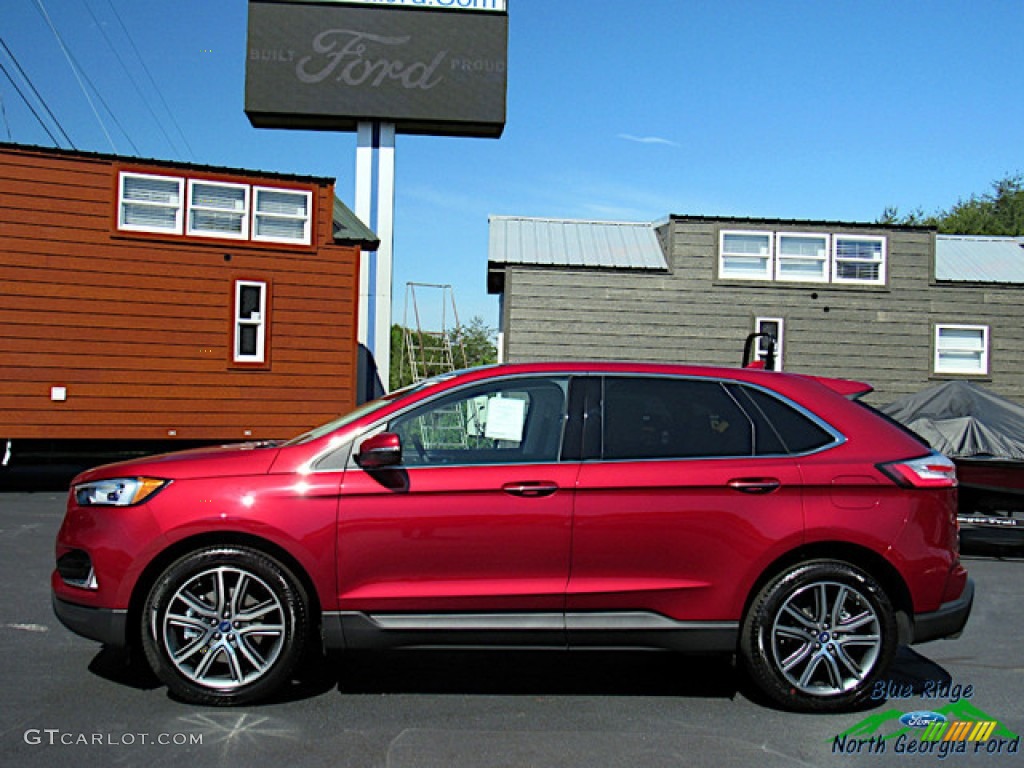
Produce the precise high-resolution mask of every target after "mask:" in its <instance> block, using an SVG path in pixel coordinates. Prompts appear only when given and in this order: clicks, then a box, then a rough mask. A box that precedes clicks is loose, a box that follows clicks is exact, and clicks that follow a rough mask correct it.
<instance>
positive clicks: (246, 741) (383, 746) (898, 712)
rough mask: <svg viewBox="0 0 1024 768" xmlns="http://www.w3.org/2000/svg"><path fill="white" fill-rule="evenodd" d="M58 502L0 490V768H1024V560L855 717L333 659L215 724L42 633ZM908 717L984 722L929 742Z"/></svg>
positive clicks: (598, 684)
mask: <svg viewBox="0 0 1024 768" xmlns="http://www.w3.org/2000/svg"><path fill="white" fill-rule="evenodd" d="M63 506H64V493H62V492H60V491H59V490H52V491H43V492H36V493H29V492H21V493H0V583H2V584H5V585H6V588H5V589H4V590H3V591H2V592H0V650H2V654H0V658H2V662H0V664H2V667H0V672H2V680H3V695H2V696H0V755H3V762H4V764H6V765H11V766H18V767H19V768H29V767H30V766H52V765H55V764H61V765H73V766H86V767H89V766H97V767H98V766H110V765H115V764H117V765H129V766H131V765H146V766H148V767H149V768H159V767H160V766H164V765H167V766H172V765H173V766H175V768H178V766H181V765H184V764H187V765H193V766H227V765H246V766H248V765H251V766H264V765H296V766H305V765H310V766H331V767H332V768H344V767H345V766H360V767H362V766H387V767H388V768H412V767H414V766H415V767H416V768H433V767H434V766H438V767H441V766H445V767H449V766H467V767H472V768H519V767H525V766H538V767H539V766H544V767H546V766H556V767H559V768H561V767H562V766H565V767H570V766H573V767H574V766H581V767H582V766H585V767H586V768H603V767H604V766H611V767H614V766H623V768H625V767H627V766H628V767H629V768H659V767H660V766H715V768H733V767H734V766H735V767H738V766H753V765H757V766H766V767H769V768H771V767H774V766H863V765H869V766H891V765H901V764H909V765H915V766H923V765H939V764H945V765H953V764H955V765H964V764H967V765H987V766H1003V765H1022V766H1024V762H1022V760H1024V758H1022V757H1021V755H1020V753H1019V751H1018V750H1019V749H1020V739H1018V738H1016V737H1017V735H1018V734H1024V696H1022V693H1021V691H1022V690H1024V685H1022V683H1024V674H1022V672H1024V666H1022V661H1024V654H1022V652H1021V642H1022V639H1024V610H1022V606H1024V600H1022V598H1024V560H1020V559H1012V558H1008V559H998V558H985V557H972V558H968V559H967V565H968V568H969V570H970V571H971V574H972V576H973V577H974V578H975V581H976V583H977V598H976V602H975V607H974V612H973V615H972V617H971V620H970V622H969V623H968V626H967V629H966V631H965V632H964V634H963V636H962V637H961V638H959V639H957V640H944V641H938V642H935V643H929V644H926V645H922V646H917V647H915V648H914V649H913V650H909V649H903V650H901V652H900V656H899V658H898V661H897V664H896V667H895V668H894V670H893V672H892V675H891V679H890V680H887V681H886V686H885V689H884V690H881V691H880V692H879V697H878V700H877V701H876V702H875V703H874V704H873V706H872V707H871V708H868V709H866V710H865V711H862V712H854V713H847V714H842V715H829V716H823V715H798V714H793V713H789V712H784V711H780V710H777V709H774V708H772V707H770V706H767V705H765V704H764V703H763V702H760V701H758V700H757V699H756V697H755V696H754V695H753V694H752V693H751V692H750V691H749V690H748V688H747V686H746V685H745V683H744V682H743V680H742V678H741V677H740V676H738V675H737V674H736V672H735V671H734V669H733V667H732V665H731V663H730V661H729V660H728V659H722V658H705V657H682V656H676V655H672V654H656V653H631V652H629V653H604V652H600V653H597V652H589V653H529V652H523V653H507V652H500V651H494V652H487V653H461V652H431V653H427V652H424V653H406V654H363V655H348V656H341V657H339V658H337V659H333V660H331V661H330V662H328V663H326V664H322V665H318V666H317V667H311V668H308V669H306V670H304V672H303V675H302V678H301V679H300V680H298V681H297V682H296V684H295V685H294V686H293V687H292V688H291V689H290V690H289V691H288V692H287V693H286V694H285V695H284V696H282V697H281V698H280V699H278V700H276V701H274V702H272V703H268V704H265V705H262V706H254V707H243V708H237V709H219V708H204V707H195V706H190V705H186V704H182V703H180V702H178V701H175V700H174V699H172V698H170V697H169V696H168V694H167V691H166V689H164V688H163V687H162V686H161V685H159V684H158V683H157V682H156V681H155V680H154V679H153V678H152V677H151V676H150V675H148V674H146V673H145V672H144V671H142V670H140V669H138V668H137V666H134V665H132V664H131V662H130V660H128V659H125V658H124V657H123V655H120V654H117V653H113V652H110V651H107V650H104V649H102V648H101V647H100V646H99V645H97V644H96V643H93V642H90V641H89V640H85V639H83V638H79V637H76V636H74V635H72V634H71V633H70V632H68V631H67V630H65V629H64V628H63V627H62V626H61V625H60V624H59V623H58V622H57V620H56V619H55V618H54V616H53V613H52V610H51V607H50V587H49V577H50V572H51V570H52V568H53V541H54V536H55V534H56V532H57V529H58V527H59V525H60V521H61V517H62V515H63ZM915 712H917V713H922V712H924V713H936V712H937V713H939V714H940V715H942V716H944V717H946V718H947V719H948V720H950V721H958V720H959V721H963V720H973V721H977V722H983V723H984V722H991V723H994V724H995V725H994V726H992V729H991V733H990V734H988V735H986V733H983V732H975V731H974V730H972V731H971V732H970V733H967V734H966V735H964V734H960V735H956V734H953V737H952V738H946V739H945V741H943V740H941V739H939V740H929V739H926V738H925V736H924V734H925V730H924V721H926V720H928V719H929V718H928V717H924V718H921V717H918V718H917V720H915V719H914V717H913V716H912V713H915ZM900 717H903V718H904V724H902V725H901V723H900V720H899V718H900ZM906 723H911V724H910V725H906ZM982 730H984V729H982ZM932 733H933V735H934V732H932ZM950 734H952V732H950V733H947V734H946V735H947V736H949V735H950ZM934 761H939V762H938V763H936V762H934Z"/></svg>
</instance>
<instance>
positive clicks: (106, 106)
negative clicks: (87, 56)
mask: <svg viewBox="0 0 1024 768" xmlns="http://www.w3.org/2000/svg"><path fill="white" fill-rule="evenodd" d="M69 53H70V52H69ZM70 55H71V60H72V61H73V62H74V63H75V66H76V67H78V68H79V70H81V72H82V77H84V78H85V82H87V83H88V84H89V87H90V88H92V90H93V93H95V94H96V98H97V99H99V100H100V104H102V105H103V108H104V109H105V110H107V114H108V115H110V119H111V120H113V121H114V125H116V126H117V127H118V128H120V129H121V133H123V134H124V137H125V138H126V139H128V143H129V144H131V145H132V149H134V150H135V154H136V155H141V154H142V153H141V152H139V148H138V147H137V146H135V142H134V141H132V137H131V136H130V135H129V133H128V131H126V130H125V127H124V126H123V125H121V121H120V120H118V119H117V115H116V114H115V113H114V110H112V109H111V108H110V105H109V104H107V100H106V99H104V98H103V94H102V93H100V89H99V88H97V87H96V84H95V83H94V82H93V81H92V79H91V78H90V77H89V73H88V72H86V71H85V69H84V68H83V67H82V65H81V64H79V63H78V57H76V56H75V55H74V54H73V53H71V54H70Z"/></svg>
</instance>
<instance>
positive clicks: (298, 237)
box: [252, 187, 313, 245]
mask: <svg viewBox="0 0 1024 768" xmlns="http://www.w3.org/2000/svg"><path fill="white" fill-rule="evenodd" d="M253 197H254V198H255V200H254V203H253V220H252V239H253V240H260V241H265V242H272V243H302V244H304V245H308V244H309V242H310V222H311V220H312V219H311V216H310V209H311V208H312V203H313V194H312V192H307V191H301V190H291V189H271V188H269V187H253Z"/></svg>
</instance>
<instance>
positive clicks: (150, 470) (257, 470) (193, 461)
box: [72, 442, 278, 485]
mask: <svg viewBox="0 0 1024 768" xmlns="http://www.w3.org/2000/svg"><path fill="white" fill-rule="evenodd" d="M277 454H278V448H277V446H276V444H275V443H267V442H261V443H237V444H234V445H220V446H213V447H207V448H194V449H191V450H187V451H176V452H174V453H163V454H158V455H155V456H145V457H143V458H139V459H131V460H130V461H119V462H117V463H116V464H104V465H103V466H100V467H96V468H94V469H89V470H86V471H85V472H82V473H81V474H80V475H78V477H76V478H75V479H74V480H73V481H72V484H73V485H77V484H78V483H84V482H89V481H91V480H105V479H109V478H113V477H158V478H162V479H166V480H185V479H189V478H198V477H217V476H228V475H263V474H266V473H267V472H268V471H269V470H270V467H271V465H272V464H273V463H274V459H275V458H276V457H277Z"/></svg>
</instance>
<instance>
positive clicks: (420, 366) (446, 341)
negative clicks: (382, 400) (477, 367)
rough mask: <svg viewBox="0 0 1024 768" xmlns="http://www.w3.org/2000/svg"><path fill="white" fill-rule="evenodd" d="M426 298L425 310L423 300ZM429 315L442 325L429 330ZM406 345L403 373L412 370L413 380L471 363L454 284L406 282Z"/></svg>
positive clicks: (404, 333) (403, 341)
mask: <svg viewBox="0 0 1024 768" xmlns="http://www.w3.org/2000/svg"><path fill="white" fill-rule="evenodd" d="M417 291H419V293H420V294H421V295H422V294H424V293H426V294H429V295H430V298H427V297H424V298H423V299H421V298H420V297H419V296H417ZM424 299H425V306H424V308H423V311H422V312H421V307H420V301H421V300H424ZM428 312H429V315H428ZM410 314H411V316H410ZM428 316H429V317H431V318H432V322H434V323H439V324H440V327H439V328H437V327H435V328H434V329H433V330H425V329H424V318H425V317H428ZM402 346H403V354H402V357H401V364H402V366H403V370H402V372H401V373H402V374H403V375H404V374H406V373H408V374H409V376H410V378H411V380H412V381H413V382H417V381H421V380H423V379H427V378H430V377H431V376H437V375H439V374H442V373H450V372H451V371H454V370H457V369H459V368H465V367H467V365H468V362H467V357H466V348H465V345H464V344H463V339H462V327H461V325H460V324H459V313H458V310H457V309H456V308H455V290H454V289H453V288H452V287H451V286H450V285H434V284H431V283H406V284H405V312H404V315H403V319H402Z"/></svg>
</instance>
